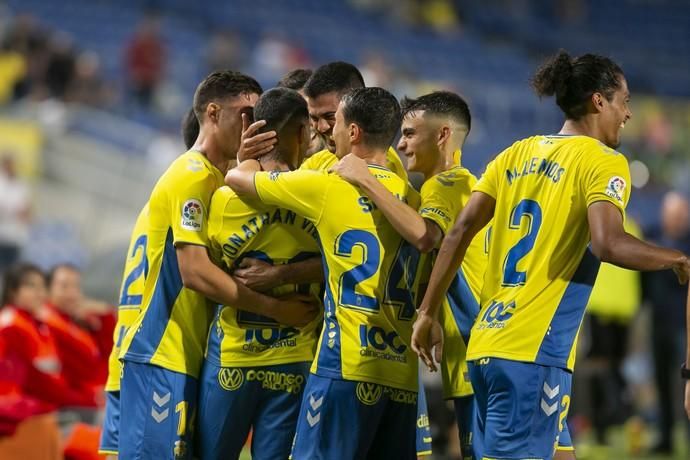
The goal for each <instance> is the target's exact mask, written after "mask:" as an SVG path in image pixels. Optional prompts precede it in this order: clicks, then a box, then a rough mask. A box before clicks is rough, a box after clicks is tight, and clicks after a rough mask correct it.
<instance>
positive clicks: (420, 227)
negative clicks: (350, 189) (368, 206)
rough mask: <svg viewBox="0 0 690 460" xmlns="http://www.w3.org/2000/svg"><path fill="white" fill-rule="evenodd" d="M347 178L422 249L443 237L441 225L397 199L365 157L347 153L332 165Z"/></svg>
mask: <svg viewBox="0 0 690 460" xmlns="http://www.w3.org/2000/svg"><path fill="white" fill-rule="evenodd" d="M333 171H335V172H336V173H338V175H339V176H341V177H342V178H343V179H345V180H346V181H348V182H350V183H351V184H354V185H357V186H359V187H360V188H361V189H362V191H364V193H366V194H367V196H368V197H369V198H371V200H372V201H373V202H374V203H375V204H376V206H377V207H378V208H379V209H380V210H381V212H382V213H383V215H384V216H386V219H387V220H388V222H390V224H391V225H392V226H393V228H395V230H396V231H397V232H398V233H399V234H400V236H402V237H403V238H404V239H405V240H406V241H407V242H408V243H410V244H411V245H413V246H414V247H415V248H417V250H418V251H420V252H429V251H431V250H432V249H434V248H435V247H436V246H437V245H438V243H439V242H440V241H441V239H443V232H442V231H441V229H440V228H439V227H438V225H437V224H436V223H435V222H433V221H431V220H429V219H424V218H423V217H422V216H420V215H419V213H418V212H417V211H416V210H415V209H413V208H411V207H410V206H408V205H406V204H405V203H403V202H402V201H400V200H398V199H397V198H396V197H395V196H394V195H393V194H392V193H391V192H390V191H388V189H387V188H386V187H384V186H383V184H381V182H379V181H378V180H376V178H375V177H374V176H373V175H372V174H371V173H370V172H369V168H368V167H367V164H366V162H365V161H364V160H362V159H361V158H358V157H357V156H355V155H353V154H351V153H350V154H348V155H346V156H345V157H343V159H342V160H340V161H339V162H338V164H337V165H335V166H334V167H333Z"/></svg>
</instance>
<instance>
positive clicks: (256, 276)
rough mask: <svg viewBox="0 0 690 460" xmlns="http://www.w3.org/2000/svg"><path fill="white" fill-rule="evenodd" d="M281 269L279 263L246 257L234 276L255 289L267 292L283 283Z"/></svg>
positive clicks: (234, 272)
mask: <svg viewBox="0 0 690 460" xmlns="http://www.w3.org/2000/svg"><path fill="white" fill-rule="evenodd" d="M280 269H281V267H280V266H278V265H271V264H269V263H267V262H264V261H263V260H259V259H253V258H251V257H245V258H244V259H242V261H240V264H239V266H238V268H236V269H235V270H234V271H233V272H232V276H233V277H234V278H235V279H236V280H237V281H239V282H240V283H242V284H244V285H245V286H247V287H248V288H250V289H252V290H253V291H259V292H265V291H268V290H269V289H273V288H274V287H277V286H280V285H281V284H283V282H282V279H281V278H282V277H281V276H280V273H281V272H280Z"/></svg>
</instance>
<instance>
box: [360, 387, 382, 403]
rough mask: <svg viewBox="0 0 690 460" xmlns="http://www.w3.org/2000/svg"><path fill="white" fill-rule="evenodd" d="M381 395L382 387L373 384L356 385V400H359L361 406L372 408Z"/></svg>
mask: <svg viewBox="0 0 690 460" xmlns="http://www.w3.org/2000/svg"><path fill="white" fill-rule="evenodd" d="M382 394H383V387H382V386H381V385H377V384H375V383H369V382H359V383H358V384H357V399H359V400H360V401H361V402H362V404H366V405H367V406H373V405H374V404H376V403H377V402H379V399H381V395H382Z"/></svg>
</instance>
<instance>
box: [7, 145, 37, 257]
mask: <svg viewBox="0 0 690 460" xmlns="http://www.w3.org/2000/svg"><path fill="white" fill-rule="evenodd" d="M0 161H1V162H2V165H1V166H2V170H1V171H0V196H1V197H2V200H0V271H4V270H5V269H6V268H7V267H9V266H10V265H12V264H14V263H15V262H16V261H17V260H18V259H19V255H20V252H21V250H22V247H23V246H24V244H25V243H26V241H27V238H28V235H29V222H30V216H31V212H30V211H31V194H30V192H29V185H28V184H27V183H26V182H25V181H24V180H23V179H22V178H20V177H19V176H18V175H17V169H16V163H15V158H14V156H13V155H12V154H9V153H6V154H5V155H4V156H2V159H1V160H0Z"/></svg>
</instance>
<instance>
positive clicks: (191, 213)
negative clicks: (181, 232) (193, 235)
mask: <svg viewBox="0 0 690 460" xmlns="http://www.w3.org/2000/svg"><path fill="white" fill-rule="evenodd" d="M203 217H204V208H203V207H202V206H201V202H200V201H199V200H194V199H190V200H187V201H185V202H184V204H183V205H182V228H184V229H185V230H191V231H193V232H200V231H201V224H202V222H203Z"/></svg>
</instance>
